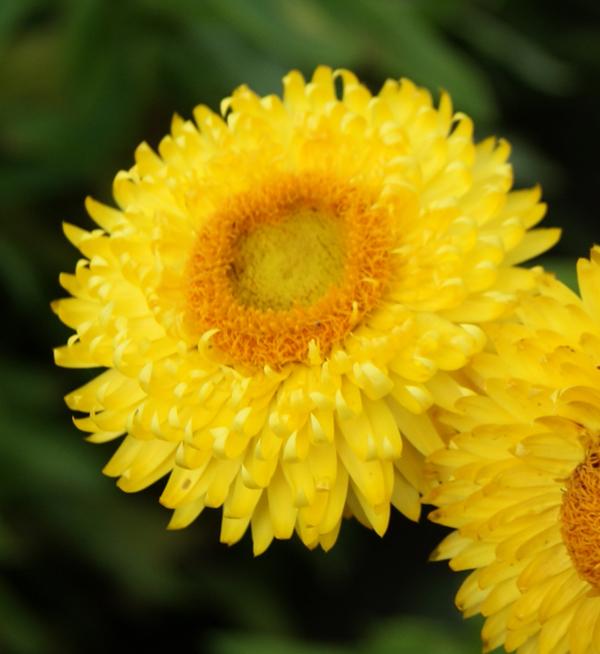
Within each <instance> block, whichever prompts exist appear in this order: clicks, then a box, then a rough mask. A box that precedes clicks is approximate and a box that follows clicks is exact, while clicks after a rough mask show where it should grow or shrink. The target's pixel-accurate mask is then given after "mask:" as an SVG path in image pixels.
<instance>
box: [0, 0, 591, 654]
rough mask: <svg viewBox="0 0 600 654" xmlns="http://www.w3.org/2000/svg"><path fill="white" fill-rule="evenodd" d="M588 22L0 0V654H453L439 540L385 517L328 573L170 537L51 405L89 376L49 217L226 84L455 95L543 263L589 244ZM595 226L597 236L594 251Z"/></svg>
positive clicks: (511, 5) (562, 269)
mask: <svg viewBox="0 0 600 654" xmlns="http://www.w3.org/2000/svg"><path fill="white" fill-rule="evenodd" d="M598 12H599V10H598V9H597V7H596V5H595V4H593V3H585V2H584V1H583V0H578V1H576V2H573V3H570V4H565V3H563V4H557V5H556V6H555V8H553V9H552V8H551V7H550V5H549V4H547V3H541V2H527V1H523V0H519V1H516V0H511V1H509V0H506V1H502V0H495V1H494V0H487V1H486V0H478V1H473V2H469V1H467V0H444V1H438V0H425V1H419V2H416V1H410V0H323V1H319V0H256V1H252V0H171V1H168V0H119V1H117V0H1V1H0V204H1V207H2V223H1V225H2V232H1V238H0V289H1V291H2V298H3V312H2V316H3V318H2V327H1V329H2V332H1V335H2V343H3V345H4V347H3V349H2V353H1V355H0V515H1V517H0V571H1V574H2V576H1V577H0V651H2V652H3V653H4V652H5V653H6V654H13V653H14V654H55V653H59V654H79V653H80V652H89V653H94V652H108V651H111V652H120V651H133V652H138V651H142V650H143V648H144V647H146V648H147V649H148V651H160V648H162V647H164V648H165V651H175V650H176V649H177V650H179V648H182V650H184V651H187V652H214V654H230V653H231V654H238V653H239V654H254V653H255V652H256V653H259V652H260V653H264V654H269V653H270V652H278V653H279V652H280V653H281V654H304V653H308V652H315V653H317V654H318V653H324V652H331V653H332V654H346V653H349V652H360V653H362V652H364V653H365V654H366V653H367V652H368V653H373V654H388V653H389V654H392V653H394V654H409V653H410V654H412V653H413V652H421V653H422V654H462V653H464V654H467V653H470V652H476V651H478V649H479V641H478V635H477V629H478V623H477V621H471V622H469V623H468V624H467V625H466V626H465V625H463V624H462V623H461V621H460V618H459V617H458V615H457V614H456V612H455V611H454V608H453V606H452V596H453V593H454V591H455V590H456V587H457V585H458V583H459V579H458V578H455V577H456V576H453V575H450V573H449V572H448V571H447V570H446V568H445V566H443V565H438V566H432V565H429V566H428V565H427V564H426V559H427V556H428V554H429V551H430V550H431V549H432V548H433V546H434V545H435V543H436V541H437V540H438V539H439V538H440V537H441V535H442V534H443V530H441V529H438V528H435V527H433V526H432V525H427V524H423V525H422V526H421V527H417V526H415V525H412V524H410V523H409V522H408V521H407V520H405V519H403V518H401V517H400V516H395V518H394V520H393V521H392V526H391V529H390V532H389V533H388V535H387V536H386V538H385V539H383V540H380V539H378V538H377V537H376V536H375V535H374V534H372V533H369V532H367V531H366V530H364V529H362V528H360V527H358V526H357V525H356V524H354V523H348V524H346V525H345V526H344V528H343V530H342V534H341V538H340V541H339V543H338V545H337V546H336V547H335V548H334V550H333V551H332V552H330V553H329V554H323V553H321V552H312V553H311V552H308V551H306V550H305V549H304V548H303V547H302V546H300V545H299V544H298V543H296V542H286V543H275V544H274V545H273V546H272V547H271V549H270V550H269V551H268V552H267V553H266V554H265V555H264V556H263V557H261V558H260V559H258V560H253V559H252V556H251V548H250V543H249V541H248V539H245V540H244V542H242V543H241V544H240V545H239V546H237V547H235V548H232V549H227V548H225V547H224V546H221V545H218V543H217V538H218V515H217V513H216V512H208V514H207V515H206V516H203V517H202V519H201V520H199V521H198V522H197V523H195V524H194V525H193V526H192V527H191V528H190V529H188V530H186V531H184V532H181V533H170V532H166V531H165V530H164V526H165V524H166V521H167V511H166V510H164V509H162V508H161V507H160V506H159V505H158V504H157V502H156V499H157V496H158V493H159V490H158V488H153V489H150V490H149V491H147V492H145V493H142V494H139V495H136V496H133V497H126V496H125V495H124V494H122V493H121V492H120V491H118V490H117V489H116V488H115V487H114V485H113V483H112V482H111V481H110V480H108V479H106V478H104V477H102V475H101V474H100V470H101V468H102V465H103V463H104V462H105V461H106V460H107V459H108V457H109V455H110V452H112V450H113V448H114V445H106V446H92V445H89V444H87V443H85V442H84V441H83V439H82V438H81V434H80V433H79V432H77V431H76V429H75V428H74V427H73V426H72V425H71V422H70V419H69V416H68V414H67V411H66V409H65V408H64V406H63V404H62V396H63V395H64V394H65V393H66V392H67V391H68V390H69V389H71V388H72V387H74V386H75V385H77V383H78V382H81V381H83V380H85V379H86V378H87V377H88V375H87V374H86V373H85V372H84V373H75V372H72V371H67V372H65V371H61V370H57V369H55V368H54V367H53V364H52V360H51V347H52V346H53V345H56V344H59V343H61V342H62V341H64V340H65V338H66V336H67V330H66V329H65V328H63V327H62V326H61V325H59V324H58V321H57V320H55V319H54V317H53V316H52V315H51V314H50V311H49V308H48V303H49V301H50V300H51V299H52V298H53V297H55V296H58V295H60V294H61V290H60V289H59V287H58V283H57V281H56V279H57V275H58V272H59V271H60V270H70V269H72V267H73V266H74V263H75V259H76V256H77V255H76V253H75V252H74V250H72V249H71V248H70V247H69V246H68V244H67V243H66V242H65V241H64V239H63V238H62V235H61V233H60V222H61V220H69V221H73V222H75V223H78V224H82V225H85V226H87V225H89V222H88V219H87V218H86V217H85V215H84V211H83V204H82V203H83V198H84V197H85V195H87V194H92V195H94V196H96V197H98V198H99V199H101V200H104V201H109V200H110V185H111V180H112V177H113V175H114V174H115V172H116V171H117V170H118V169H120V168H126V167H128V166H129V165H130V164H131V161H132V152H133V149H134V148H135V146H136V145H137V144H138V143H139V142H140V141H142V140H148V141H149V142H150V143H151V144H152V145H156V144H157V143H158V140H159V139H160V137H161V136H162V135H163V134H164V133H166V132H167V131H168V128H169V121H170V117H171V115H172V113H173V112H174V111H177V112H179V113H181V114H182V115H185V116H189V115H190V114H191V110H192V108H193V107H194V105H195V104H197V103H199V102H204V103H206V104H209V105H210V106H212V107H216V106H218V101H219V100H220V99H221V98H222V97H223V96H225V95H227V94H228V93H229V92H230V90H231V89H232V88H233V87H234V86H235V85H237V84H240V83H242V82H247V83H248V84H250V85H251V86H252V87H253V88H255V89H256V90H257V91H259V92H263V93H264V92H269V91H279V89H280V78H281V76H282V74H284V73H285V72H286V71H287V70H288V69H290V68H292V67H299V68H300V69H301V70H303V71H304V72H305V73H307V74H309V73H310V71H311V69H312V68H314V66H315V65H317V64H318V63H329V64H331V65H333V66H344V67H348V68H352V69H354V70H356V72H357V73H358V74H359V75H360V76H361V77H362V78H363V79H364V80H366V81H367V83H368V84H369V85H370V86H371V87H372V88H373V89H374V90H376V89H377V88H378V87H379V85H380V84H381V83H382V82H383V80H384V78H385V77H386V76H395V77H399V76H408V77H411V78H413V79H415V80H416V81H417V82H419V83H421V84H424V85H426V86H428V87H429V88H431V89H432V91H433V92H434V93H437V90H438V89H439V88H440V87H443V88H446V89H448V90H449V91H450V92H451V93H452V96H453V99H454V102H455V106H456V107H457V108H459V109H462V110H465V111H467V112H469V113H470V114H471V115H472V116H473V118H474V119H475V121H476V125H477V133H478V135H479V136H480V137H483V136H485V135H487V134H488V133H495V134H501V135H505V136H507V137H508V138H509V140H511V141H512V142H513V144H514V146H515V147H514V156H513V161H514V162H515V167H516V181H517V183H518V184H520V185H523V184H532V183H534V182H536V181H539V182H541V183H542V186H543V187H544V189H545V196H546V198H547V199H548V200H549V202H550V204H551V212H550V217H549V221H548V222H549V224H562V225H564V226H566V231H565V237H564V240H563V243H562V244H561V245H560V246H559V247H558V248H557V250H556V253H555V255H554V257H553V258H552V259H551V260H549V262H550V264H549V265H551V266H552V267H553V268H555V269H556V271H557V272H558V273H559V274H560V275H562V276H564V279H565V280H567V281H568V282H569V283H573V281H574V275H573V257H575V256H580V255H585V254H586V252H587V248H588V247H589V245H591V243H592V241H593V240H594V239H596V240H598V237H599V234H598V227H597V222H595V221H596V220H597V219H596V206H597V201H596V195H597V190H598V187H599V185H600V179H599V178H598V175H599V173H598V170H599V168H598V165H597V156H596V151H597V149H598V138H597V134H598V133H599V129H598V127H599V125H598V122H599V119H598V112H597V106H598V102H599V100H600V97H599V96H600V87H599V86H598V82H597V80H598V78H599V73H600V70H599V68H600V46H599V43H600V39H598V18H599V13H598ZM592 230H595V231H592Z"/></svg>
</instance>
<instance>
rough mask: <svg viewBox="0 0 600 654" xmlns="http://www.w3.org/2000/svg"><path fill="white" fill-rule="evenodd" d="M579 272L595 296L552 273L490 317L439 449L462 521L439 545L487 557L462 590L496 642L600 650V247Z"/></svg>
mask: <svg viewBox="0 0 600 654" xmlns="http://www.w3.org/2000/svg"><path fill="white" fill-rule="evenodd" d="M578 272H579V285H580V289H581V293H582V298H581V299H579V298H578V297H577V296H576V295H575V294H573V293H571V291H569V290H568V289H567V288H565V287H564V286H562V285H561V284H560V283H559V282H557V281H556V280H553V279H552V278H550V277H548V278H547V279H546V281H545V284H544V285H543V287H542V293H541V294H540V295H539V296H538V297H535V298H527V299H525V300H524V301H523V303H522V305H521V306H520V308H519V311H518V315H519V320H518V321H515V322H514V323H512V324H511V323H507V324H505V325H503V326H494V327H493V328H491V329H490V330H489V332H490V334H491V335H492V342H493V344H494V349H495V351H494V352H492V351H490V352H487V353H482V354H480V355H477V356H476V357H475V358H474V360H473V362H472V365H469V366H468V367H467V368H466V369H465V370H464V371H463V382H464V383H465V387H464V389H465V397H463V398H462V399H460V400H458V401H457V403H456V406H455V409H454V412H447V413H446V414H445V415H443V416H441V419H442V420H443V421H444V422H445V423H446V424H447V425H448V426H449V427H450V428H454V429H456V430H458V431H459V432H460V433H459V434H458V435H456V436H454V437H453V438H452V439H451V440H450V443H449V446H448V447H447V448H446V449H443V450H441V451H439V452H438V453H435V454H434V455H432V456H431V458H430V462H431V465H432V467H433V468H434V470H435V472H436V473H437V476H438V478H439V479H440V480H441V484H440V485H438V486H437V487H436V488H434V490H432V491H431V493H430V495H429V497H428V501H430V502H431V503H433V504H435V505H436V506H438V507H439V508H438V509H437V510H436V511H434V512H433V513H432V514H431V516H430V517H431V518H432V519H433V520H434V521H436V522H440V523H442V524H444V525H447V526H450V527H454V528H456V531H454V532H453V533H452V534H451V535H450V536H448V537H447V538H446V539H445V540H444V541H443V542H442V543H441V545H440V546H439V547H438V549H437V550H436V552H435V553H434V556H433V558H434V559H450V565H451V567H452V568H453V569H455V570H465V569H472V568H474V569H475V572H473V573H471V575H470V576H469V577H468V578H467V579H466V581H465V582H464V583H463V585H462V587H461V589H460V590H459V592H458V595H457V597H456V602H457V605H458V607H459V608H460V609H461V610H462V611H463V612H464V614H465V615H466V616H470V615H474V614H476V613H481V614H483V615H484V616H485V617H486V620H485V625H484V628H483V632H482V636H483V640H484V647H485V650H492V649H495V648H496V647H498V646H500V645H504V647H505V648H506V650H507V651H509V652H512V651H515V650H516V651H517V652H518V653H519V654H529V653H534V652H535V653H536V654H565V653H567V652H572V653H573V654H596V653H597V652H598V651H599V649H598V648H599V646H600V366H599V363H600V302H599V298H600V248H594V250H593V251H592V257H591V260H585V259H583V260H581V261H580V262H579V265H578ZM474 391H478V394H475V393H474Z"/></svg>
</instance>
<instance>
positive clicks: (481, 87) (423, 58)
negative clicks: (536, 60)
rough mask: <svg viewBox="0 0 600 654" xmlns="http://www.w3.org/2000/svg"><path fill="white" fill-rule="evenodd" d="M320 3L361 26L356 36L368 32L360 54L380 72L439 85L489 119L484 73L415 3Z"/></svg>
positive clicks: (489, 99) (459, 104)
mask: <svg viewBox="0 0 600 654" xmlns="http://www.w3.org/2000/svg"><path fill="white" fill-rule="evenodd" d="M325 6H327V7H328V8H329V11H330V12H331V15H335V16H336V17H337V18H338V20H340V21H341V22H343V23H346V24H350V25H351V26H352V27H353V29H354V30H358V29H359V26H360V32H359V33H357V37H356V38H362V39H364V38H365V36H367V35H368V36H370V37H371V39H370V41H369V46H368V50H367V52H366V53H365V54H367V56H368V57H369V59H371V60H373V61H374V63H377V64H379V65H380V66H381V69H382V70H383V71H384V72H385V74H387V75H389V76H391V77H396V78H397V77H401V76H402V77H404V76H406V77H411V78H412V79H414V80H416V81H417V82H419V83H421V84H424V85H426V86H428V87H429V88H432V89H440V88H444V89H446V90H448V91H449V92H450V93H451V94H452V96H453V99H454V101H455V104H456V106H457V107H459V108H460V109H461V110H464V111H467V112H469V113H470V114H472V115H473V116H474V117H475V118H476V119H478V120H480V121H490V120H492V118H493V117H494V114H495V106H494V101H493V94H492V90H491V87H490V85H489V82H488V81H487V79H486V77H485V76H484V75H483V73H482V71H481V70H480V69H479V67H478V65H477V64H476V62H475V61H474V60H469V59H468V57H466V56H465V55H464V54H462V53H461V52H460V51H459V50H458V49H457V48H455V47H454V46H453V45H451V44H450V42H449V41H447V40H446V39H445V38H444V37H443V35H442V34H441V32H440V31H439V30H437V29H436V27H435V26H434V25H433V24H431V23H429V22H428V21H427V19H426V18H425V17H424V16H423V14H422V13H421V12H420V10H419V5H418V3H411V2H387V1H386V0H358V1H357V2H353V3H346V2H344V0H327V2H326V3H325ZM359 34H360V35H359Z"/></svg>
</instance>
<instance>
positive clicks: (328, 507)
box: [54, 67, 558, 552]
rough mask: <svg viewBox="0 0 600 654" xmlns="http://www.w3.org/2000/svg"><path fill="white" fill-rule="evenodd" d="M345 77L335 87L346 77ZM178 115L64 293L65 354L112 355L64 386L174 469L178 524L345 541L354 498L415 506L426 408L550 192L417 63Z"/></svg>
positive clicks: (370, 520) (148, 457)
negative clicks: (519, 182)
mask: <svg viewBox="0 0 600 654" xmlns="http://www.w3.org/2000/svg"><path fill="white" fill-rule="evenodd" d="M338 82H340V86H341V91H340V92H339V93H338V90H337V86H336V85H337V84H338ZM221 114H222V115H217V114H215V113H213V112H212V111H210V110H209V109H208V108H206V107H204V106H200V107H198V108H197V109H196V110H195V112H194V118H195V123H192V122H190V121H184V120H182V119H180V118H178V117H176V118H175V119H174V121H173V126H172V133H171V135H170V136H167V137H166V138H164V139H163V140H162V142H161V143H160V146H159V148H158V154H157V153H155V152H153V151H152V150H151V149H150V148H149V147H148V146H147V145H146V144H142V145H141V146H140V147H139V148H138V149H137V151H136V156H135V165H134V166H133V167H132V168H131V169H130V170H129V171H127V172H120V173H118V175H117V176H116V178H115V182H114V196H115V200H116V202H117V204H118V207H119V208H118V209H113V208H110V207H107V206H104V205H101V204H99V203H97V202H95V201H93V200H91V199H90V200H88V202H87V208H88V211H89V213H90V215H91V217H92V218H93V219H94V220H95V221H96V223H97V224H98V225H99V229H95V230H93V231H89V232H88V231H84V230H82V229H79V228H76V227H73V226H71V225H66V226H65V232H66V235H67V237H68V238H69V239H70V240H71V241H72V243H73V244H74V245H75V246H76V247H77V248H78V249H79V250H80V251H81V252H82V254H83V257H84V258H83V259H82V260H81V261H80V262H79V263H78V264H77V268H76V271H75V274H73V275H63V276H62V277H61V282H62V284H63V286H64V287H65V288H66V289H67V291H69V293H70V294H71V295H72V297H69V298H66V299H62V300H59V301H57V302H56V303H55V304H54V309H55V311H56V312H57V313H58V315H59V316H60V318H61V319H62V320H63V321H64V322H65V323H66V324H67V325H69V326H70V327H72V328H74V329H75V330H76V333H75V334H74V335H73V336H72V337H71V339H70V340H69V342H68V344H67V345H66V346H63V347H59V348H57V349H56V352H55V355H56V361H57V363H58V364H59V365H64V366H72V367H95V366H98V367H103V368H106V370H105V371H104V372H102V373H101V374H100V375H99V376H98V377H96V378H95V379H94V380H92V381H91V382H90V383H88V384H86V385H85V386H83V387H82V388H80V389H78V390H77V391H75V392H73V393H71V394H70V395H68V396H67V398H66V399H67V403H68V405H69V407H71V408H72V409H73V410H75V411H80V412H83V413H84V414H87V415H85V416H84V417H80V418H77V419H76V424H77V425H78V427H80V428H81V429H82V430H84V431H86V432H88V433H89V434H90V436H89V439H90V440H91V441H93V442H103V441H108V440H111V439H116V438H121V437H123V436H124V439H123V440H122V442H121V445H120V447H119V449H118V450H117V451H116V453H115V454H114V456H113V457H112V459H111V460H110V462H109V464H108V465H107V467H106V468H105V472H106V474H108V475H111V476H115V477H119V482H118V483H119V486H120V487H121V488H122V489H123V490H125V491H137V490H140V489H142V488H145V487H146V486H148V485H150V484H152V483H153V482H155V481H156V480H158V479H159V478H161V477H163V476H165V475H169V479H168V482H167V484H166V487H165V489H164V491H163V494H162V496H161V502H162V503H163V504H164V505H165V506H167V507H171V508H173V509H175V511H174V514H173V517H172V520H171V523H170V526H171V527H173V528H180V527H185V526H186V525H188V524H189V523H190V522H191V521H192V520H194V519H195V518H196V517H197V516H198V514H200V513H201V512H202V510H203V509H204V508H205V507H221V506H222V507H223V521H222V530H221V539H222V540H223V541H224V542H226V543H234V542H236V541H237V540H239V539H240V538H241V537H242V535H243V534H244V532H245V531H246V529H247V528H248V526H249V525H250V526H251V530H252V536H253V540H254V549H255V552H261V551H263V550H264V549H265V548H266V547H267V546H268V545H269V543H270V542H271V540H272V539H273V538H274V537H275V538H288V537H290V536H291V535H292V533H293V532H294V530H295V531H296V532H297V533H298V534H299V536H300V538H301V539H302V540H303V542H304V543H305V544H306V545H307V546H309V547H313V546H316V545H318V544H320V545H321V546H322V547H324V548H329V547H331V545H332V544H333V543H334V541H335V539H336V537H337V534H338V530H339V528H340V524H341V520H342V516H344V515H355V516H356V517H357V518H358V519H359V520H360V521H361V522H363V523H364V524H366V525H367V526H370V527H372V528H374V529H375V530H376V531H377V532H378V533H380V534H382V533H383V532H384V531H385V530H386V528H387V524H388V520H389V513H390V505H391V504H393V505H395V506H396V507H397V508H399V509H400V510H401V511H402V512H403V513H404V514H405V515H407V516H408V517H409V518H412V519H417V518H418V516H419V511H420V501H419V492H418V491H419V489H420V488H421V486H422V482H423V475H422V473H423V457H424V455H425V454H428V453H430V452H432V451H434V450H436V449H438V448H439V447H440V446H441V445H442V441H441V440H440V437H439V435H438V434H437V432H436V430H435V428H434V425H433V423H432V422H431V420H430V418H429V417H428V414H427V411H428V409H429V407H430V406H431V405H432V404H433V403H435V402H440V401H441V402H444V398H445V397H446V396H447V395H448V394H449V393H450V394H451V393H452V389H453V386H452V384H451V382H450V380H449V379H448V378H447V371H452V370H456V369H459V368H461V367H462V366H463V365H464V364H465V362H466V361H467V360H468V359H469V358H470V357H471V356H472V355H473V354H475V353H476V352H478V351H479V350H480V349H481V348H482V347H483V344H484V340H485V339H484V334H483V332H482V330H481V328H480V327H479V326H478V325H479V324H480V323H482V322H486V321H493V320H495V319H496V318H499V317H502V316H505V315H506V314H507V313H508V312H510V310H511V309H512V307H513V305H514V303H515V301H516V299H517V297H518V294H519V293H521V292H525V291H528V290H530V289H532V288H534V287H535V285H536V283H537V279H538V277H539V271H536V270H533V271H529V270H524V269H521V268H518V267H516V266H515V264H517V263H519V262H520V261H522V260H524V259H526V258H528V257H531V256H535V255H537V254H539V253H540V252H542V251H543V250H545V249H546V248H548V247H550V246H551V245H552V244H553V243H554V242H555V241H556V239H557V237H558V232H557V230H531V231H528V230H529V228H531V227H533V226H534V225H535V224H536V223H537V222H538V221H539V220H540V219H541V218H542V216H543V214H544V205H543V204H540V203H539V190H538V189H532V190H526V191H518V192H512V191H511V190H510V188H511V184H512V174H511V167H510V165H509V164H508V163H507V157H508V154H509V147H508V145H507V144H506V143H505V142H504V141H500V142H497V141H496V140H494V139H488V140H486V141H483V142H482V143H480V144H474V142H473V138H472V129H473V128H472V123H471V121H470V119H469V118H468V117H466V116H464V115H462V114H455V113H453V111H452V107H451V103H450V99H449V97H448V95H447V94H445V93H443V94H442V96H441V99H440V103H439V106H438V107H437V108H436V107H434V105H433V104H432V100H431V97H430V95H429V93H427V92H426V91H424V90H423V89H419V88H417V87H416V86H415V85H414V84H412V83H411V82H409V81H407V80H403V81H402V82H395V81H391V80H390V81H388V82H386V83H385V84H384V86H383V88H382V90H381V91H380V92H379V94H378V95H375V96H373V95H371V93H369V91H368V90H367V89H366V88H365V87H364V86H362V85H361V84H360V83H359V82H358V80H357V79H356V77H355V76H354V75H353V74H352V73H350V72H349V71H337V72H333V71H331V70H330V69H329V68H326V67H320V68H318V69H317V70H316V71H315V73H314V75H313V77H312V80H311V81H310V82H309V83H306V82H305V80H304V79H303V78H302V76H301V75H300V74H299V73H297V72H292V73H290V74H289V75H287V76H286V77H285V78H284V92H283V98H282V99H280V98H279V97H277V96H274V95H270V96H266V97H259V96H257V95H256V94H255V93H253V92H252V91H250V90H249V89H248V88H246V87H240V88H239V89H237V90H236V91H235V92H234V93H233V95H232V96H231V97H230V98H227V99H225V100H224V101H223V103H222V106H221Z"/></svg>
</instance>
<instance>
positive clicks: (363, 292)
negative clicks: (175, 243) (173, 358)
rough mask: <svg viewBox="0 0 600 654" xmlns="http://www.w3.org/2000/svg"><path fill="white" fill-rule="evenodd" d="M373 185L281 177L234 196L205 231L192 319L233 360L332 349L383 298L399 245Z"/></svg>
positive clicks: (189, 298)
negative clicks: (368, 187) (394, 248)
mask: <svg viewBox="0 0 600 654" xmlns="http://www.w3.org/2000/svg"><path fill="white" fill-rule="evenodd" d="M376 199H377V198H376V195H375V194H374V193H373V191H372V190H370V189H365V188H361V187H359V186H357V185H355V184H352V183H345V182H340V181H339V180H336V179H334V178H332V177H328V176H324V175H322V174H316V173H315V174H310V173H305V174H302V175H282V176H279V177H277V178H275V179H274V180H270V181H268V182H266V183H264V184H259V185H257V186H256V187H255V188H252V189H251V190H249V191H246V192H244V193H240V194H238V195H235V196H233V197H231V198H230V199H228V200H227V202H225V203H224V206H222V207H221V209H220V210H219V211H217V212H215V213H214V214H213V215H212V216H211V217H210V218H209V219H208V220H207V221H206V223H205V224H204V225H203V227H202V229H201V230H200V232H199V234H198V237H197V240H196V243H195V245H194V248H193V251H192V255H191V257H190V259H189V261H188V264H187V269H186V280H187V289H186V290H187V292H186V324H187V328H188V330H189V331H190V333H191V334H192V335H193V336H194V337H198V336H201V335H202V334H203V333H205V332H207V331H209V330H213V329H216V330H217V331H216V333H215V334H214V336H213V338H212V343H213V344H214V345H215V346H216V347H217V348H218V350H219V351H220V352H221V353H222V355H223V356H224V357H225V358H226V359H227V361H228V362H231V363H239V364H245V365H249V366H252V367H261V366H264V365H270V366H271V367H274V368H280V367H281V366H282V365H284V364H285V363H288V362H292V361H307V360H309V358H310V354H311V353H316V354H317V355H319V356H323V355H326V354H327V353H328V352H329V351H330V350H331V348H332V346H333V345H335V344H336V343H338V342H340V341H341V340H342V339H343V338H344V337H345V336H346V335H347V334H348V333H349V332H350V331H351V330H352V329H353V328H354V327H355V326H356V325H357V324H358V323H359V322H360V320H361V319H362V318H363V317H364V316H365V315H366V314H367V313H368V312H369V311H371V310H372V309H373V308H374V307H375V306H376V305H377V303H378V301H379V299H380V298H381V296H382V293H383V291H384V289H385V287H386V285H387V282H388V280H389V277H390V273H391V263H392V256H391V249H392V248H393V247H394V245H395V239H394V234H393V230H392V228H391V221H390V219H389V217H388V214H387V212H386V211H385V209H383V208H382V207H380V206H378V205H377V204H376Z"/></svg>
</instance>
